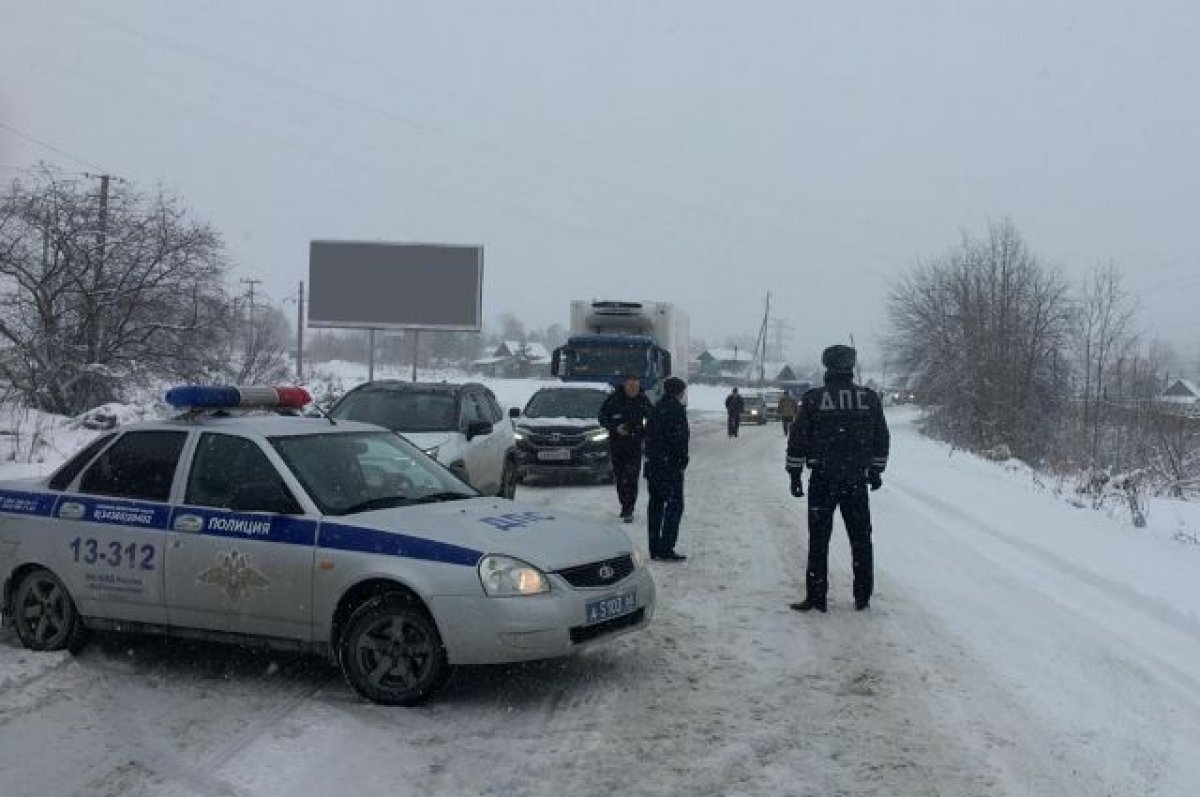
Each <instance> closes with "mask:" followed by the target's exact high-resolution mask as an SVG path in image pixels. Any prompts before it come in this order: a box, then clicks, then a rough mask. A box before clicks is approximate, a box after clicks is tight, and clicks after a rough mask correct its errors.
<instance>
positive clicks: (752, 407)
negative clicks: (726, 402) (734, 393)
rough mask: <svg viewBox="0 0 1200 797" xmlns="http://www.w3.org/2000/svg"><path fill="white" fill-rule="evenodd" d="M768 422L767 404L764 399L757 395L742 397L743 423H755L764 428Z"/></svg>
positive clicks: (748, 394) (749, 394) (751, 394)
mask: <svg viewBox="0 0 1200 797" xmlns="http://www.w3.org/2000/svg"><path fill="white" fill-rule="evenodd" d="M766 422H767V403H766V402H765V401H763V397H762V396H760V395H757V394H755V393H747V394H744V395H743V396H742V423H754V424H758V425H759V426H762V425H763V424H765V423H766Z"/></svg>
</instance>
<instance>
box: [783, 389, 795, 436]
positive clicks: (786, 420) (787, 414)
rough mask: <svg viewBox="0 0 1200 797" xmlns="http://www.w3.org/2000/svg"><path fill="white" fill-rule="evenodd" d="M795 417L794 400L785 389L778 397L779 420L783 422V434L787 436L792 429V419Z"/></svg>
mask: <svg viewBox="0 0 1200 797" xmlns="http://www.w3.org/2000/svg"><path fill="white" fill-rule="evenodd" d="M795 418H796V400H795V399H794V398H792V394H791V393H790V392H789V391H787V390H785V391H783V396H782V397H780V399H779V421H780V423H782V424H783V436H784V437H787V434H788V432H790V431H791V430H792V421H793V420H794V419H795Z"/></svg>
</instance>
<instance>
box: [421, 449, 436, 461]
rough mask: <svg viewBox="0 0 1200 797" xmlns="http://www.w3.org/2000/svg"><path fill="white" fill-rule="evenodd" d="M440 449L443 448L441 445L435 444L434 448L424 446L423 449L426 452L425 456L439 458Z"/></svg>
mask: <svg viewBox="0 0 1200 797" xmlns="http://www.w3.org/2000/svg"><path fill="white" fill-rule="evenodd" d="M439 449H441V446H434V447H433V448H424V449H421V450H422V451H424V452H425V456H427V457H431V458H432V459H437V457H438V450H439Z"/></svg>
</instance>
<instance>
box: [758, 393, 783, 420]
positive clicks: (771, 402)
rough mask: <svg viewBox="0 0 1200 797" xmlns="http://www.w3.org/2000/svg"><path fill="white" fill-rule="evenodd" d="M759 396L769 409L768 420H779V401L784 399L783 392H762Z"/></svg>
mask: <svg viewBox="0 0 1200 797" xmlns="http://www.w3.org/2000/svg"><path fill="white" fill-rule="evenodd" d="M758 395H760V396H762V400H763V403H764V404H766V407H767V420H768V421H777V420H779V400H780V399H781V398H783V391H782V390H761V391H759V393H758Z"/></svg>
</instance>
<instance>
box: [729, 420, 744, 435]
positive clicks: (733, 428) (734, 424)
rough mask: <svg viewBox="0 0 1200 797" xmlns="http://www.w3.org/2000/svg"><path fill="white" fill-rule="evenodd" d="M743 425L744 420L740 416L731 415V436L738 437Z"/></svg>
mask: <svg viewBox="0 0 1200 797" xmlns="http://www.w3.org/2000/svg"><path fill="white" fill-rule="evenodd" d="M741 425H742V419H741V417H740V416H738V415H730V416H729V436H730V437H737V436H738V427H739V426H741Z"/></svg>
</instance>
